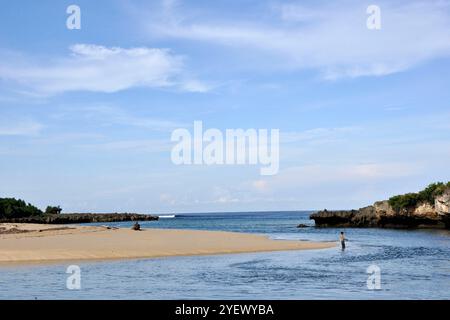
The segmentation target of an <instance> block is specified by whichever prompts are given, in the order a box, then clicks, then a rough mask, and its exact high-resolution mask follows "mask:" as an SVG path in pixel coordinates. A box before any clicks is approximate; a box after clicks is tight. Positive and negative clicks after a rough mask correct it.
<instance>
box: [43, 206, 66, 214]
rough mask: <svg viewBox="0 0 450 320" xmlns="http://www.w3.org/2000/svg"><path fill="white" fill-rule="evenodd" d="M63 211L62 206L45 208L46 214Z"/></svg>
mask: <svg viewBox="0 0 450 320" xmlns="http://www.w3.org/2000/svg"><path fill="white" fill-rule="evenodd" d="M61 211H62V209H61V207H60V206H57V207H52V206H48V207H47V209H45V213H46V214H60V213H61Z"/></svg>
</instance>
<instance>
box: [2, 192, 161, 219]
mask: <svg viewBox="0 0 450 320" xmlns="http://www.w3.org/2000/svg"><path fill="white" fill-rule="evenodd" d="M61 211H62V209H61V208H60V207H52V206H48V207H47V208H46V210H45V211H42V210H40V209H39V208H37V207H35V206H33V205H31V204H30V203H26V202H25V201H23V200H20V199H15V198H0V223H8V222H9V223H39V224H73V223H90V222H120V221H151V220H158V217H157V216H153V215H149V214H138V213H65V214H62V213H61Z"/></svg>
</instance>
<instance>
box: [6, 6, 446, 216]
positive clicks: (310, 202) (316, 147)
mask: <svg viewBox="0 0 450 320" xmlns="http://www.w3.org/2000/svg"><path fill="white" fill-rule="evenodd" d="M71 4H76V5H78V6H79V7H80V8H81V30H68V29H67V28H66V19H67V17H68V15H67V14H66V8H67V7H68V6H69V5H71ZM371 4H376V5H378V6H379V7H380V9H381V30H368V29H367V27H366V19H367V18H368V15H367V13H366V9H367V7H368V6H369V5H371ZM0 40H1V42H0V181H1V183H0V195H1V196H8V197H20V198H23V199H25V200H27V201H29V202H32V203H34V204H36V205H38V206H40V207H45V206H46V205H48V204H53V205H61V206H62V207H63V209H64V211H65V212H74V211H99V212H108V211H129V212H131V211H137V212H207V211H247V210H297V209H298V210H301V209H322V208H325V207H326V208H330V209H339V208H357V207H361V206H364V205H367V204H370V203H372V202H374V201H376V200H380V199H384V198H387V197H389V196H390V195H392V194H397V193H403V192H409V191H417V190H419V189H421V188H422V187H424V186H425V185H427V184H428V183H430V182H433V181H441V180H450V170H449V165H448V163H449V159H450V121H449V120H450V105H449V103H450V90H448V88H449V83H450V72H449V71H450V59H449V58H450V2H449V1H442V0H440V1H390V2H387V1H376V3H375V2H365V1H336V2H334V3H332V4H331V3H330V2H326V1H245V0H240V1H214V2H211V1H181V0H180V1H177V0H166V1H74V2H69V1H50V0H47V1H39V2H38V1H33V2H31V1H14V2H9V3H7V4H2V10H0ZM195 120H201V121H203V124H204V126H205V127H207V128H219V129H221V130H225V129H228V128H230V129H233V128H244V129H248V128H264V129H279V130H280V136H281V141H280V171H279V173H278V174H277V175H274V176H261V175H260V174H259V166H175V165H174V164H173V163H172V162H171V159H170V150H171V148H172V146H173V144H172V143H171V142H170V136H171V132H172V131H173V130H174V129H176V128H184V127H186V128H190V127H192V125H193V122H194V121H195Z"/></svg>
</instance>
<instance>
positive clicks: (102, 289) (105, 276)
mask: <svg viewBox="0 0 450 320" xmlns="http://www.w3.org/2000/svg"><path fill="white" fill-rule="evenodd" d="M309 214H310V212H264V213H215V214H186V215H175V216H167V217H166V218H165V219H164V218H163V219H160V220H159V221H148V222H142V223H141V226H142V227H143V228H171V229H196V230H222V231H235V232H247V233H258V234H265V235H267V236H268V237H270V238H273V239H289V240H294V241H300V240H311V241H336V247H334V248H330V249H322V250H305V251H285V252H267V253H251V254H228V255H213V256H195V257H168V258H157V259H138V260H125V261H108V262H76V261H75V262H70V263H69V262H67V263H60V264H52V265H31V266H0V299H449V298H450V232H449V231H446V230H390V229H354V228H346V229H344V228H315V227H313V226H314V222H313V221H311V220H309V219H308V216H309ZM300 223H302V224H306V225H309V226H310V227H307V228H296V226H297V225H298V224H300ZM109 225H112V226H118V227H126V228H129V227H131V225H132V222H126V223H125V222H122V223H110V224H109ZM340 231H344V232H345V233H346V235H347V238H348V239H349V241H348V243H347V248H346V250H345V251H342V250H341V249H340V247H339V245H338V241H337V239H338V235H339V232H340ZM72 264H76V265H78V266H79V267H80V270H81V274H80V284H81V288H80V289H79V290H69V289H68V288H67V286H66V282H67V278H68V277H69V276H70V274H67V273H66V270H67V267H68V266H69V265H72ZM370 266H376V267H378V268H379V271H380V273H379V276H380V289H377V290H376V289H375V290H374V289H373V287H371V286H368V280H370V279H371V278H370V277H371V276H373V275H372V274H369V273H367V271H368V268H369V267H370ZM372 270H373V269H372ZM369 282H370V281H369Z"/></svg>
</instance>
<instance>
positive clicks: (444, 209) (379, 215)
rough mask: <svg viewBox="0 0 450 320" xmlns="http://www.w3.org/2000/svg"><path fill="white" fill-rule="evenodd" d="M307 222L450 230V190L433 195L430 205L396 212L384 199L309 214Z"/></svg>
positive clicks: (422, 204) (416, 205)
mask: <svg viewBox="0 0 450 320" xmlns="http://www.w3.org/2000/svg"><path fill="white" fill-rule="evenodd" d="M413 195H415V194H413ZM391 199H392V198H391ZM419 199H420V198H419ZM310 219H313V220H314V221H315V223H316V227H381V228H450V188H448V187H447V188H446V189H445V191H443V192H440V194H438V195H435V196H434V201H431V203H430V201H418V202H417V203H416V204H414V205H411V206H405V207H402V208H400V209H397V210H395V209H394V208H393V207H392V206H391V204H390V201H388V200H385V201H378V202H375V203H374V204H373V205H371V206H368V207H364V208H361V209H358V210H341V211H328V210H326V209H325V210H323V211H319V212H317V213H314V214H312V215H311V216H310Z"/></svg>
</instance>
